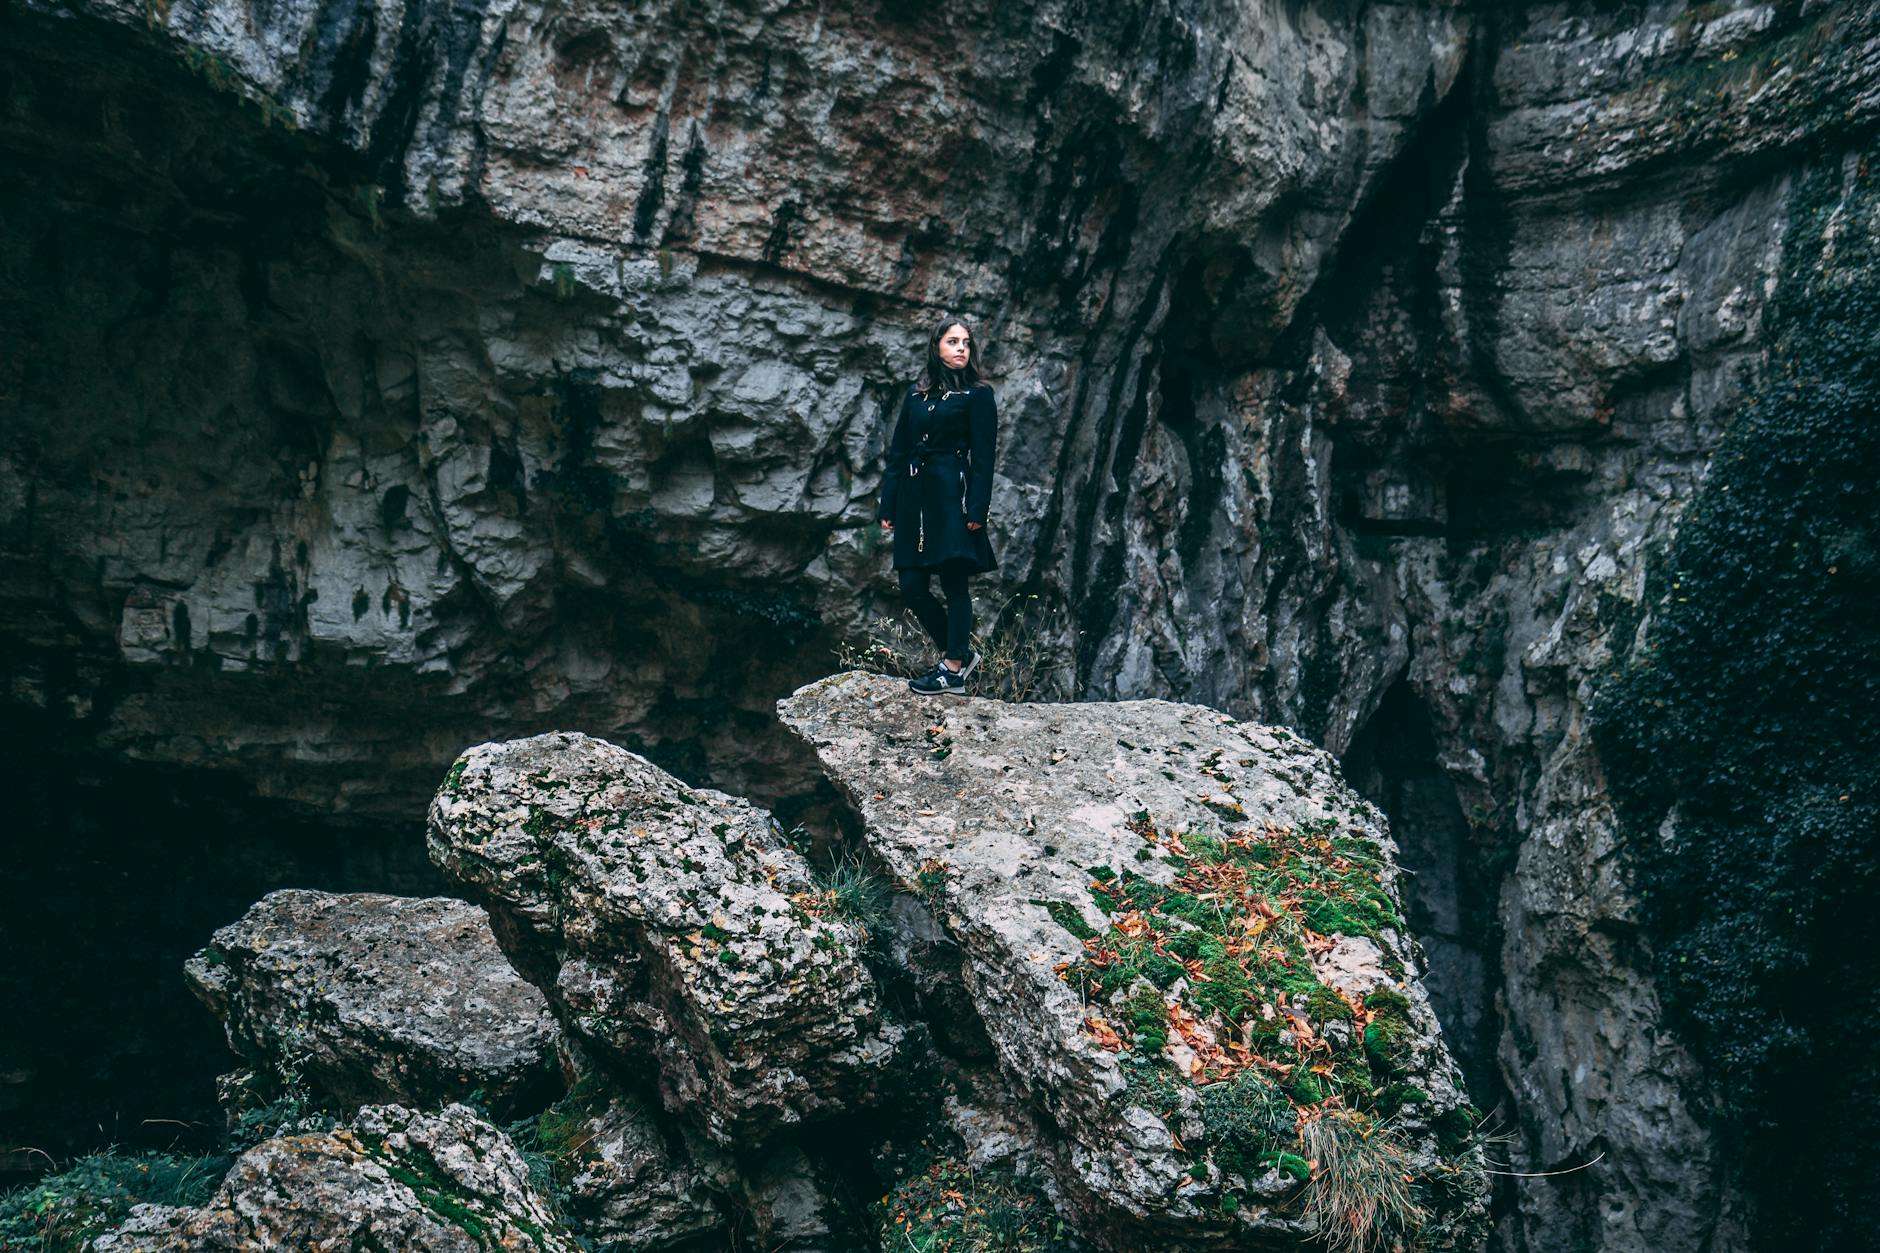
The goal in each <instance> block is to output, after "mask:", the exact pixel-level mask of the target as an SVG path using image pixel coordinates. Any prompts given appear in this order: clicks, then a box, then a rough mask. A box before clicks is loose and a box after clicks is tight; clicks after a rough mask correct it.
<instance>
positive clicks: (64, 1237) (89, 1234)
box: [0, 1149, 234, 1253]
mask: <svg viewBox="0 0 1880 1253" xmlns="http://www.w3.org/2000/svg"><path fill="white" fill-rule="evenodd" d="M233 1162H234V1158H233V1157H230V1156H228V1155H225V1154H213V1155H208V1156H200V1157H179V1156H176V1155H174V1154H170V1153H156V1152H142V1153H124V1152H120V1151H119V1150H116V1149H108V1150H106V1151H104V1152H102V1153H92V1154H89V1155H88V1156H85V1157H81V1158H79V1159H78V1160H77V1161H75V1162H73V1163H72V1164H71V1165H70V1166H68V1167H67V1168H66V1169H65V1170H63V1171H61V1172H60V1173H58V1174H56V1175H50V1176H47V1177H46V1178H44V1179H41V1180H40V1181H39V1182H38V1183H36V1184H34V1185H33V1186H31V1187H27V1188H19V1189H16V1190H15V1191H13V1192H10V1193H8V1194H7V1195H6V1196H5V1197H0V1248H4V1249H38V1250H43V1251H44V1253H67V1251H68V1250H69V1251H71V1253H77V1250H80V1249H83V1248H85V1247H87V1246H88V1245H89V1244H90V1242H91V1241H92V1240H93V1239H95V1238H97V1237H98V1236H100V1235H102V1234H104V1233H105V1232H106V1231H109V1230H110V1229H111V1228H113V1227H115V1226H117V1225H118V1224H119V1223H121V1222H123V1221H124V1219H125V1218H126V1217H128V1216H129V1215H130V1212H131V1207H132V1206H133V1205H138V1204H141V1203H143V1202H146V1201H147V1202H150V1203H152V1204H156V1205H201V1204H203V1203H204V1202H205V1201H207V1200H208V1199H209V1198H210V1197H211V1196H212V1195H214V1193H215V1190H216V1186H217V1185H218V1184H220V1183H221V1182H222V1176H223V1175H225V1174H227V1173H228V1168H229V1166H230V1165H232V1164H233Z"/></svg>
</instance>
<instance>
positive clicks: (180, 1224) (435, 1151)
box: [93, 1105, 581, 1253]
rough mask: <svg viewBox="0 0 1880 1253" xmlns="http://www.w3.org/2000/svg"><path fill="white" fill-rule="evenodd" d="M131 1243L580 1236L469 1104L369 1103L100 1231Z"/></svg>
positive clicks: (567, 1244) (374, 1245)
mask: <svg viewBox="0 0 1880 1253" xmlns="http://www.w3.org/2000/svg"><path fill="white" fill-rule="evenodd" d="M93 1247H95V1248H96V1249H98V1250H99V1251H100V1253H131V1251H132V1250H155V1249H176V1250H193V1249H203V1250H210V1249H216V1250H236V1249H423V1250H438V1251H439V1253H445V1251H449V1253H456V1251H457V1250H464V1251H465V1253H470V1251H472V1250H474V1251H476V1253H482V1251H483V1250H488V1249H491V1248H500V1249H517V1250H519V1249H539V1250H544V1251H545V1253H575V1251H576V1250H577V1249H579V1248H580V1247H581V1246H580V1245H579V1244H578V1243H576V1241H575V1240H574V1239H573V1238H572V1237H571V1236H570V1235H569V1234H568V1233H567V1231H566V1230H565V1229H564V1228H563V1227H562V1226H561V1225H560V1224H559V1223H558V1222H557V1221H556V1220H555V1219H554V1218H553V1217H552V1215H551V1213H550V1210H549V1207H548V1205H547V1204H546V1202H544V1201H543V1199H542V1198H541V1197H540V1196H539V1195H538V1194H537V1193H536V1192H535V1191H534V1189H533V1188H531V1186H530V1184H529V1174H528V1167H527V1166H526V1165H524V1163H523V1161H522V1158H521V1157H520V1156H519V1155H518V1154H517V1152H516V1149H515V1146H514V1145H512V1144H511V1143H510V1142H509V1141H508V1139H507V1138H505V1137H504V1135H503V1134H502V1132H500V1131H498V1130H497V1129H496V1128H495V1127H493V1126H491V1125H490V1124H489V1123H487V1122H484V1121H483V1120H482V1119H481V1118H479V1117H477V1116H476V1114H474V1113H473V1112H471V1110H470V1109H469V1108H468V1107H467V1106H463V1105H451V1106H447V1107H446V1108H444V1109H443V1110H441V1111H439V1112H437V1113H434V1114H423V1113H414V1112H412V1111H411V1110H408V1109H405V1108H402V1107H400V1106H397V1105H368V1106H366V1107H364V1108H362V1109H360V1110H359V1111H358V1114H357V1115H356V1116H355V1117H354V1118H353V1120H352V1121H351V1123H350V1124H349V1125H348V1126H345V1127H341V1128H338V1129H336V1130H334V1131H331V1132H325V1133H318V1134H309V1135H290V1136H283V1137H280V1138H278V1139H273V1140H267V1141H264V1142H262V1143H261V1144H258V1145H256V1146H255V1147H254V1148H252V1149H250V1150H249V1151H248V1152H246V1153H244V1154H242V1156H241V1157H240V1158H238V1159H237V1160H236V1162H235V1165H234V1166H233V1167H232V1168H231V1169H230V1170H229V1173H228V1175H227V1177H226V1178H225V1179H223V1181H222V1186H221V1187H220V1188H219V1189H217V1191H216V1194H215V1196H214V1197H212V1198H211V1199H210V1200H209V1201H208V1203H207V1204H205V1205H202V1206H201V1207H198V1208H179V1207H175V1206H163V1205H139V1206H137V1207H136V1208H135V1209H134V1210H133V1211H132V1212H131V1217H130V1218H129V1219H128V1220H127V1221H126V1222H124V1223H123V1224H121V1225H120V1226H119V1227H117V1228H116V1229H115V1230H113V1231H111V1232H109V1233H107V1234H106V1235H104V1236H101V1237H100V1238H99V1239H98V1240H97V1242H96V1244H95V1245H94V1246H93Z"/></svg>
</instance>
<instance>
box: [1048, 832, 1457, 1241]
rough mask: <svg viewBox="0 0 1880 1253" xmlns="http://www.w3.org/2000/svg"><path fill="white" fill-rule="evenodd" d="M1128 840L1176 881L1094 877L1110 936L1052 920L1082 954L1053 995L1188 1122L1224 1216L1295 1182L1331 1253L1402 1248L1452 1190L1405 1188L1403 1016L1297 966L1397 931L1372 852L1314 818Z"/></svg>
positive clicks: (1407, 1026) (1400, 1009)
mask: <svg viewBox="0 0 1880 1253" xmlns="http://www.w3.org/2000/svg"><path fill="white" fill-rule="evenodd" d="M1131 827H1132V829H1133V830H1135V831H1136V832H1137V833H1138V834H1139V835H1141V836H1142V837H1143V839H1144V840H1145V841H1147V842H1148V843H1149V844H1150V846H1151V847H1153V848H1156V849H1157V850H1159V851H1160V853H1161V859H1162V861H1164V862H1165V863H1167V864H1168V865H1170V866H1172V867H1174V868H1175V871H1176V873H1175V877H1174V879H1173V880H1172V882H1170V883H1167V884H1158V883H1155V882H1152V881H1151V880H1149V879H1147V878H1145V877H1144V876H1142V875H1141V874H1139V873H1137V872H1136V871H1135V870H1133V869H1125V870H1122V871H1120V872H1119V871H1117V870H1115V869H1113V868H1111V867H1108V866H1093V867H1091V869H1090V873H1091V883H1090V885H1089V890H1090V895H1091V897H1092V899H1093V900H1095V902H1096V903H1097V905H1098V907H1099V908H1100V909H1101V910H1102V911H1103V912H1104V913H1105V914H1106V915H1108V917H1109V919H1110V923H1109V926H1108V928H1107V929H1106V930H1105V931H1104V932H1102V933H1100V934H1099V933H1094V932H1091V931H1090V928H1089V927H1088V925H1087V924H1084V923H1083V922H1082V920H1081V919H1079V918H1076V917H1074V916H1071V917H1064V916H1061V915H1063V914H1065V913H1066V912H1067V911H1066V910H1065V909H1063V908H1059V909H1053V910H1052V911H1051V912H1052V917H1053V918H1056V919H1057V920H1058V921H1059V923H1060V924H1061V925H1063V926H1064V927H1065V928H1066V930H1069V931H1070V932H1071V933H1072V934H1073V935H1077V936H1079V938H1080V939H1082V940H1083V944H1084V955H1083V956H1082V957H1081V958H1078V959H1077V960H1076V961H1073V962H1071V963H1070V964H1069V965H1067V966H1066V967H1065V968H1064V969H1063V970H1062V971H1061V972H1060V977H1062V978H1064V979H1065V980H1066V981H1068V982H1070V983H1072V984H1073V985H1074V986H1076V987H1077V988H1078V990H1079V991H1080V992H1081V993H1082V994H1083V996H1084V1000H1085V1003H1086V1005H1087V1006H1088V1007H1089V1013H1088V1016H1087V1017H1086V1019H1085V1026H1086V1029H1087V1030H1088V1031H1089V1033H1090V1034H1091V1036H1092V1038H1093V1039H1094V1040H1095V1041H1096V1042H1097V1043H1098V1044H1099V1045H1101V1046H1102V1047H1105V1048H1108V1049H1111V1050H1113V1051H1115V1052H1117V1053H1118V1054H1119V1055H1120V1058H1121V1061H1122V1065H1123V1068H1124V1071H1125V1073H1126V1074H1127V1075H1128V1077H1129V1086H1130V1091H1131V1094H1132V1096H1133V1098H1134V1099H1135V1101H1136V1103H1137V1104H1139V1105H1141V1106H1142V1107H1143V1108H1145V1109H1148V1110H1150V1111H1152V1112H1154V1113H1156V1114H1157V1115H1158V1116H1160V1117H1162V1118H1163V1119H1164V1120H1166V1121H1168V1122H1169V1123H1170V1125H1171V1127H1175V1126H1177V1125H1180V1124H1182V1123H1183V1122H1184V1121H1190V1120H1186V1119H1185V1118H1184V1114H1198V1115H1199V1119H1200V1123H1201V1126H1202V1128H1203V1131H1202V1133H1201V1135H1200V1137H1199V1138H1197V1139H1191V1140H1190V1141H1188V1142H1186V1143H1182V1144H1181V1147H1182V1148H1183V1149H1184V1151H1186V1152H1187V1153H1188V1155H1189V1157H1190V1159H1191V1162H1192V1165H1191V1167H1190V1171H1191V1173H1192V1174H1193V1175H1194V1177H1195V1178H1197V1179H1208V1178H1211V1177H1216V1178H1218V1179H1219V1182H1220V1183H1221V1187H1222V1192H1221V1206H1222V1210H1223V1212H1226V1213H1232V1212H1234V1211H1236V1210H1238V1209H1240V1208H1241V1207H1242V1206H1243V1205H1245V1204H1249V1203H1251V1202H1252V1200H1253V1197H1252V1195H1251V1192H1250V1190H1249V1187H1248V1185H1250V1184H1252V1183H1254V1182H1255V1181H1256V1180H1261V1179H1263V1177H1267V1176H1271V1178H1268V1179H1266V1182H1264V1183H1262V1185H1261V1191H1262V1193H1263V1194H1264V1195H1266V1196H1267V1197H1269V1198H1270V1196H1271V1188H1272V1187H1273V1186H1274V1184H1275V1183H1277V1184H1278V1185H1279V1186H1280V1187H1282V1188H1284V1187H1285V1186H1286V1183H1287V1177H1290V1182H1291V1183H1293V1184H1296V1185H1300V1186H1299V1188H1298V1190H1297V1193H1296V1196H1295V1199H1296V1200H1297V1202H1298V1204H1300V1205H1301V1206H1302V1207H1303V1208H1304V1211H1305V1212H1306V1213H1307V1214H1310V1215H1313V1216H1316V1218H1317V1219H1318V1220H1319V1222H1320V1230H1321V1231H1322V1232H1323V1233H1324V1238H1325V1239H1326V1241H1327V1243H1328V1245H1329V1246H1330V1247H1334V1248H1340V1249H1350V1250H1362V1249H1369V1248H1375V1247H1379V1246H1381V1245H1383V1244H1384V1243H1386V1242H1387V1241H1389V1240H1391V1239H1393V1238H1398V1237H1407V1236H1411V1235H1413V1234H1414V1233H1416V1232H1417V1231H1418V1229H1419V1228H1420V1227H1421V1226H1422V1225H1423V1223H1424V1221H1425V1219H1426V1218H1427V1216H1428V1215H1429V1213H1430V1212H1432V1211H1433V1209H1435V1208H1436V1207H1434V1206H1432V1205H1430V1204H1429V1202H1430V1201H1431V1200H1433V1199H1434V1198H1435V1196H1436V1194H1438V1193H1441V1192H1443V1191H1445V1190H1446V1189H1448V1188H1450V1187H1452V1186H1455V1182H1454V1180H1452V1179H1450V1178H1449V1177H1448V1175H1449V1172H1450V1169H1451V1168H1450V1167H1448V1166H1447V1165H1445V1164H1440V1163H1439V1164H1437V1165H1436V1166H1435V1167H1434V1168H1433V1169H1428V1170H1423V1171H1420V1172H1419V1171H1413V1169H1412V1165H1411V1163H1412V1158H1413V1154H1412V1151H1411V1149H1410V1146H1409V1143H1408V1142H1407V1141H1406V1140H1405V1139H1404V1138H1403V1136H1402V1135H1401V1134H1400V1132H1399V1131H1398V1130H1397V1128H1396V1126H1395V1124H1394V1121H1393V1120H1394V1117H1395V1115H1397V1114H1398V1113H1400V1112H1401V1111H1403V1110H1405V1109H1406V1108H1407V1107H1410V1106H1413V1105H1418V1104H1422V1103H1425V1102H1427V1101H1428V1099H1429V1098H1428V1096H1427V1094H1425V1093H1424V1092H1422V1091H1421V1090H1420V1089H1418V1088H1416V1087H1414V1086H1412V1085H1411V1084H1410V1083H1409V1082H1408V1081H1407V1080H1408V1077H1409V1075H1410V1073H1411V1064H1412V1061H1413V1053H1414V1047H1413V1046H1414V1040H1415V1032H1414V1030H1413V1028H1412V1026H1411V1023H1410V1018H1409V1009H1410V1004H1409V1001H1408V1000H1407V999H1405V997H1404V996H1403V995H1402V994H1401V993H1399V992H1396V991H1393V990H1391V989H1390V988H1388V987H1380V988H1377V989H1375V990H1373V991H1371V992H1370V993H1368V994H1366V995H1365V996H1363V997H1361V998H1352V997H1348V996H1346V995H1345V994H1344V993H1341V992H1340V991H1338V990H1337V989H1335V988H1332V987H1330V986H1328V985H1326V984H1325V983H1323V982H1321V981H1320V979H1319V978H1318V976H1317V974H1316V973H1315V971H1314V968H1313V963H1312V953H1313V952H1314V951H1317V950H1319V949H1322V948H1325V947H1329V946H1330V945H1331V944H1332V943H1333V940H1332V939H1331V938H1330V937H1332V936H1335V935H1345V936H1364V937H1368V938H1371V939H1378V938H1380V936H1381V933H1382V932H1383V931H1384V930H1385V929H1390V930H1394V931H1401V929H1402V926H1403V924H1402V921H1401V919H1399V917H1398V916H1397V913H1396V910H1395V908H1394V906H1393V905H1392V902H1391V900H1390V897H1389V896H1388V894H1387V893H1386V892H1385V891H1384V889H1383V886H1382V883H1381V881H1380V878H1379V874H1380V871H1381V870H1382V863H1381V862H1380V861H1379V859H1378V856H1377V852H1376V850H1375V849H1374V848H1373V847H1372V845H1371V844H1369V843H1368V842H1367V841H1365V840H1362V839H1358V838H1354V837H1352V836H1349V835H1341V834H1339V833H1338V831H1337V824H1336V823H1335V822H1334V821H1331V820H1329V819H1328V820H1326V821H1323V822H1321V823H1316V824H1307V825H1305V826H1302V827H1300V828H1282V827H1277V826H1271V825H1269V826H1266V827H1264V828H1254V827H1252V826H1251V825H1249V826H1243V827H1241V828H1239V829H1238V830H1237V831H1234V832H1232V833H1229V834H1224V835H1218V836H1217V835H1212V834H1208V833H1203V832H1179V833H1177V832H1161V831H1157V830H1156V829H1155V827H1154V825H1153V823H1152V822H1151V820H1150V817H1149V815H1148V814H1147V813H1142V812H1139V813H1137V814H1136V815H1135V817H1134V818H1133V819H1132V821H1131ZM1073 924H1075V925H1073ZM1086 933H1088V934H1086ZM1380 947H1381V946H1380ZM1386 965H1387V966H1391V965H1394V959H1392V958H1390V957H1389V956H1388V953H1387V954H1386ZM1391 973H1393V974H1401V973H1402V972H1401V967H1397V968H1396V969H1393V970H1392V971H1391ZM1178 981H1179V982H1178ZM1471 1121H1472V1115H1471ZM1443 1147H1444V1150H1445V1152H1450V1153H1452V1154H1453V1153H1458V1152H1460V1151H1462V1149H1463V1148H1464V1145H1463V1144H1461V1143H1456V1142H1451V1143H1446V1144H1445V1145H1444V1146H1443ZM1216 1172H1218V1176H1217V1173H1216ZM1406 1175H1409V1176H1410V1177H1409V1178H1406Z"/></svg>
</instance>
